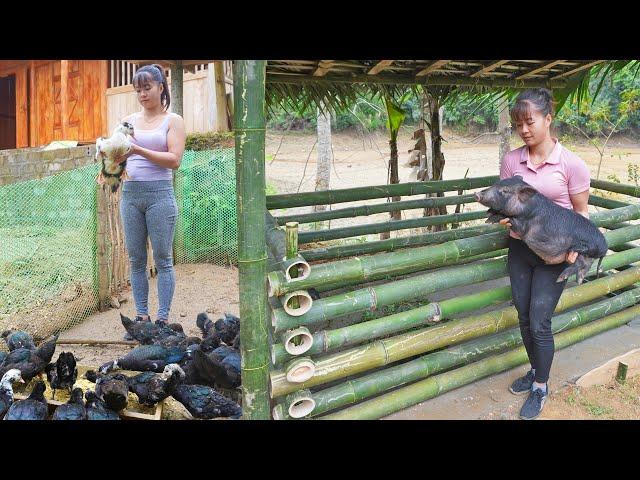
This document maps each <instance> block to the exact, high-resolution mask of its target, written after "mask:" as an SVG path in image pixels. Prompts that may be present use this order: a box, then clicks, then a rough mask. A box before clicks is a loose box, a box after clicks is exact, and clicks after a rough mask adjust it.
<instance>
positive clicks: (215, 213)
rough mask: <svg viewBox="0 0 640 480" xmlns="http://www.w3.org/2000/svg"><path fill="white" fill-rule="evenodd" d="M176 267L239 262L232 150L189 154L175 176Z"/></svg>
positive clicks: (189, 152)
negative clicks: (177, 265)
mask: <svg viewBox="0 0 640 480" xmlns="http://www.w3.org/2000/svg"><path fill="white" fill-rule="evenodd" d="M175 192H176V201H177V203H178V211H179V216H178V223H177V225H176V234H175V241H174V252H175V260H174V261H175V262H176V263H202V262H206V263H215V264H218V265H229V264H235V263H237V260H238V227H237V223H238V221H237V218H238V217H237V214H236V167H235V151H234V149H233V148H226V149H221V150H209V151H199V152H194V151H186V152H185V153H184V156H183V157H182V163H181V164H180V168H179V169H178V171H177V172H176V176H175Z"/></svg>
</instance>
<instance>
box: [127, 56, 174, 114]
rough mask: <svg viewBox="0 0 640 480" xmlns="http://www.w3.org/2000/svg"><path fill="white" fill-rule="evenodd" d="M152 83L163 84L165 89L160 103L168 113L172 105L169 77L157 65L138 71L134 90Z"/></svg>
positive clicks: (134, 81) (134, 78) (134, 79)
mask: <svg viewBox="0 0 640 480" xmlns="http://www.w3.org/2000/svg"><path fill="white" fill-rule="evenodd" d="M150 81H154V82H158V83H161V84H162V86H163V87H164V88H163V89H162V93H161V94H160V103H162V106H163V107H164V110H165V111H167V109H168V108H169V105H170V104H171V94H170V93H169V85H168V84H167V77H166V76H165V75H164V69H163V68H162V67H161V66H160V65H158V64H157V63H154V64H153V65H145V66H144V67H142V68H139V69H138V70H136V73H135V75H134V76H133V81H132V83H133V86H134V88H139V87H141V86H142V84H144V83H147V82H150Z"/></svg>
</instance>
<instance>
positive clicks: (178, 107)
mask: <svg viewBox="0 0 640 480" xmlns="http://www.w3.org/2000/svg"><path fill="white" fill-rule="evenodd" d="M183 76H184V70H183V68H182V60H175V63H172V64H171V87H170V88H171V111H172V112H173V113H177V114H178V115H180V116H183V102H182V99H183V95H184V89H183Z"/></svg>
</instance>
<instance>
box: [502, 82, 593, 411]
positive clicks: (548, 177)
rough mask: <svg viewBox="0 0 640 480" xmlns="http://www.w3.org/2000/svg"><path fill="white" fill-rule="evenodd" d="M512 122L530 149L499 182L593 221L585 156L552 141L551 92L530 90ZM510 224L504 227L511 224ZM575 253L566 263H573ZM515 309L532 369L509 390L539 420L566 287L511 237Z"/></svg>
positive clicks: (510, 158)
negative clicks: (513, 182)
mask: <svg viewBox="0 0 640 480" xmlns="http://www.w3.org/2000/svg"><path fill="white" fill-rule="evenodd" d="M511 120H512V121H513V123H515V125H516V128H517V131H518V135H519V136H520V138H522V140H523V141H524V143H525V145H523V146H522V147H520V148H518V149H516V150H512V151H511V152H509V153H507V154H506V155H505V156H504V158H503V159H502V163H501V166H500V178H501V179H504V178H510V177H513V176H515V175H519V176H521V177H522V178H523V180H524V181H525V182H527V183H529V184H530V185H532V186H533V187H534V188H536V189H537V190H538V191H539V192H540V193H541V194H543V195H544V196H546V197H547V198H549V199H550V200H552V201H554V202H555V203H556V204H558V205H560V206H561V207H564V208H569V209H573V210H575V211H576V212H577V213H579V214H581V215H584V216H585V217H587V218H588V216H589V213H588V205H587V201H588V200H589V184H590V178H589V169H588V168H587V165H586V164H585V163H584V161H583V160H582V159H580V157H578V156H577V155H575V154H574V153H572V152H570V151H569V150H567V149H566V148H564V147H563V146H562V145H560V142H558V139H557V138H553V137H552V136H551V132H550V126H551V122H552V120H553V96H552V94H551V92H550V91H549V90H546V89H543V88H536V89H531V90H525V91H524V92H522V93H521V94H520V95H518V98H517V99H516V102H515V105H514V106H513V108H512V109H511ZM508 220H509V219H505V220H503V221H501V222H500V223H503V224H507V225H508V226H510V224H509V223H508ZM576 256H577V254H575V252H571V253H570V254H569V255H568V258H567V261H570V262H574V261H575V257H576ZM507 266H508V270H509V278H510V281H511V294H512V298H513V305H514V306H515V307H516V310H517V311H518V321H519V325H520V334H521V335H522V343H523V344H524V347H525V349H526V351H527V355H528V357H529V362H530V363H531V368H530V370H529V371H528V372H527V373H526V374H525V375H524V376H523V377H520V378H518V379H516V380H515V381H514V382H513V383H512V384H511V386H510V387H509V390H510V391H511V393H513V394H516V395H528V397H527V400H526V401H525V402H524V404H523V406H522V409H521V410H520V418H523V419H526V420H531V419H534V418H537V417H538V415H539V414H540V412H541V411H542V408H543V407H544V403H545V400H546V398H547V394H548V379H549V372H550V370H551V364H552V362H553V354H554V351H555V345H554V341H553V332H552V323H551V317H552V315H553V312H554V310H555V309H556V306H557V304H558V301H559V299H560V295H561V294H562V290H563V289H564V287H565V284H566V280H565V281H564V282H561V283H556V280H557V278H558V275H560V272H561V271H562V270H564V269H565V268H566V267H567V263H566V262H563V263H561V264H558V265H547V264H545V262H544V260H542V259H541V258H540V257H538V255H536V254H535V253H534V252H533V251H532V250H531V249H530V248H529V247H528V246H527V245H526V244H525V243H524V242H522V241H521V240H520V239H519V237H518V236H517V235H515V234H513V233H511V232H510V238H509V255H508V258H507Z"/></svg>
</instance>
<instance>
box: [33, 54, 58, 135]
mask: <svg viewBox="0 0 640 480" xmlns="http://www.w3.org/2000/svg"><path fill="white" fill-rule="evenodd" d="M53 63H54V62H49V63H45V64H40V65H39V66H36V69H35V70H36V78H35V94H36V104H37V110H36V120H37V125H38V127H37V132H38V135H37V137H36V146H41V145H46V144H48V143H50V142H51V141H52V140H53V135H54V122H55V118H54V115H55V110H54V99H53V96H54V82H53Z"/></svg>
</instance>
